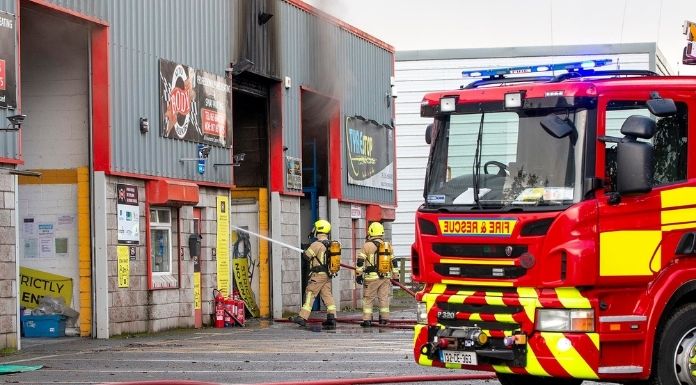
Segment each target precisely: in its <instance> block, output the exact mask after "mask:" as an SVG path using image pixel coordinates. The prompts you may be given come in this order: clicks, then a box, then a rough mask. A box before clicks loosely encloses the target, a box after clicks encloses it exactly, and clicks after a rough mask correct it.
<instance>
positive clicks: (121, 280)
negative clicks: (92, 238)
mask: <svg viewBox="0 0 696 385" xmlns="http://www.w3.org/2000/svg"><path fill="white" fill-rule="evenodd" d="M116 256H117V258H118V287H129V286H130V251H129V250H128V246H116Z"/></svg>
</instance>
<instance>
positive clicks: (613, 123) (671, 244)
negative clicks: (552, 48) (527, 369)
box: [597, 92, 696, 284]
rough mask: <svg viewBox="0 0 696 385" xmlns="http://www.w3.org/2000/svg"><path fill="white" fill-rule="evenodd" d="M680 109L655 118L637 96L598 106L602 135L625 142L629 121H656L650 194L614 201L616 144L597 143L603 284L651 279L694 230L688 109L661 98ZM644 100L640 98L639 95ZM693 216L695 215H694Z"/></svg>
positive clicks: (695, 205)
mask: <svg viewBox="0 0 696 385" xmlns="http://www.w3.org/2000/svg"><path fill="white" fill-rule="evenodd" d="M660 93H661V94H663V95H662V97H664V98H672V99H674V101H675V103H676V104H677V109H678V112H677V114H676V115H675V116H670V117H664V118H658V117H655V116H652V115H651V114H650V113H649V112H648V110H647V108H646V106H645V100H646V99H647V95H648V92H645V96H646V98H645V99H637V98H636V93H631V96H632V97H630V98H629V97H626V95H627V94H616V95H605V96H603V97H601V98H600V101H599V113H598V120H599V121H598V135H609V136H614V137H623V135H621V134H620V129H621V125H622V124H623V122H624V121H625V120H626V118H628V117H629V116H631V115H642V116H647V117H650V118H652V119H654V120H656V125H657V130H656V133H655V135H654V136H653V138H652V139H650V142H651V144H652V146H653V168H654V176H653V188H652V191H650V192H647V193H639V194H632V195H622V196H620V197H619V198H618V202H617V199H612V195H614V197H617V195H616V194H612V191H614V187H615V185H616V184H615V178H614V177H613V176H614V175H615V172H616V144H615V143H602V142H598V147H597V160H598V161H597V174H598V175H599V176H600V178H604V180H605V185H606V186H605V193H604V194H601V193H600V194H598V201H599V206H598V209H599V226H598V232H599V248H598V256H599V264H598V267H599V275H598V276H599V282H600V283H612V282H613V283H616V282H622V283H636V284H637V283H640V282H647V281H650V280H652V279H653V276H654V275H655V274H656V273H657V272H658V271H660V269H661V268H662V267H664V266H665V265H666V264H667V263H668V262H669V260H670V259H672V258H673V257H674V252H675V249H676V244H677V243H678V241H679V238H680V237H681V236H682V235H683V234H684V233H685V232H686V230H685V229H684V227H685V222H689V221H691V223H690V224H686V227H687V228H688V227H692V228H696V218H691V219H687V216H688V214H689V212H686V211H684V210H685V209H686V208H687V207H692V208H696V194H695V193H694V192H693V191H694V190H693V188H688V187H687V186H686V179H687V174H686V172H687V167H686V162H687V131H688V124H687V118H688V109H687V103H685V101H684V100H681V101H680V100H679V99H678V98H676V97H674V95H668V94H667V93H666V92H664V93H663V92H660ZM641 96H642V95H641ZM692 212H693V210H692Z"/></svg>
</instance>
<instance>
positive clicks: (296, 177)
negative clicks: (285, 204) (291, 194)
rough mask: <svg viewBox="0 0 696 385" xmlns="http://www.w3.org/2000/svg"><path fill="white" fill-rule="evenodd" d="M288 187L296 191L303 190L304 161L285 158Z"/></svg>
mask: <svg viewBox="0 0 696 385" xmlns="http://www.w3.org/2000/svg"><path fill="white" fill-rule="evenodd" d="M285 165H286V173H285V180H286V182H287V187H288V188H289V189H294V190H302V160H301V159H299V158H293V157H290V156H286V157H285Z"/></svg>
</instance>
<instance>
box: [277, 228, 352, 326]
mask: <svg viewBox="0 0 696 385" xmlns="http://www.w3.org/2000/svg"><path fill="white" fill-rule="evenodd" d="M330 231H331V224H330V223H329V222H328V221H326V220H323V219H320V220H318V221H316V222H314V228H313V229H312V233H313V235H314V237H316V240H315V241H314V242H312V244H311V245H309V247H308V248H307V250H305V251H304V253H303V257H304V258H305V259H306V260H307V261H308V262H309V271H310V273H309V282H308V283H307V289H306V290H305V300H304V304H303V305H302V308H301V309H300V313H299V315H295V316H292V317H290V321H292V322H294V323H296V324H298V325H300V326H306V324H307V319H308V318H309V315H310V313H311V312H312V304H313V303H314V299H315V298H316V297H317V296H320V297H321V299H322V301H324V304H325V305H326V313H327V314H326V321H324V322H322V325H323V326H324V328H325V329H335V328H336V304H335V303H334V299H333V296H332V295H331V278H332V277H334V276H335V275H336V274H337V273H338V269H339V268H340V257H341V245H340V243H338V242H337V241H329V232H330Z"/></svg>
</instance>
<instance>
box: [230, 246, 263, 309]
mask: <svg viewBox="0 0 696 385" xmlns="http://www.w3.org/2000/svg"><path fill="white" fill-rule="evenodd" d="M232 267H233V268H234V281H235V283H236V284H237V290H239V295H241V296H242V299H243V300H244V303H245V304H246V307H247V309H249V312H250V313H251V315H253V316H254V317H258V316H259V307H258V306H256V300H255V299H254V292H253V291H252V290H251V282H249V260H248V259H246V258H232Z"/></svg>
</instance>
